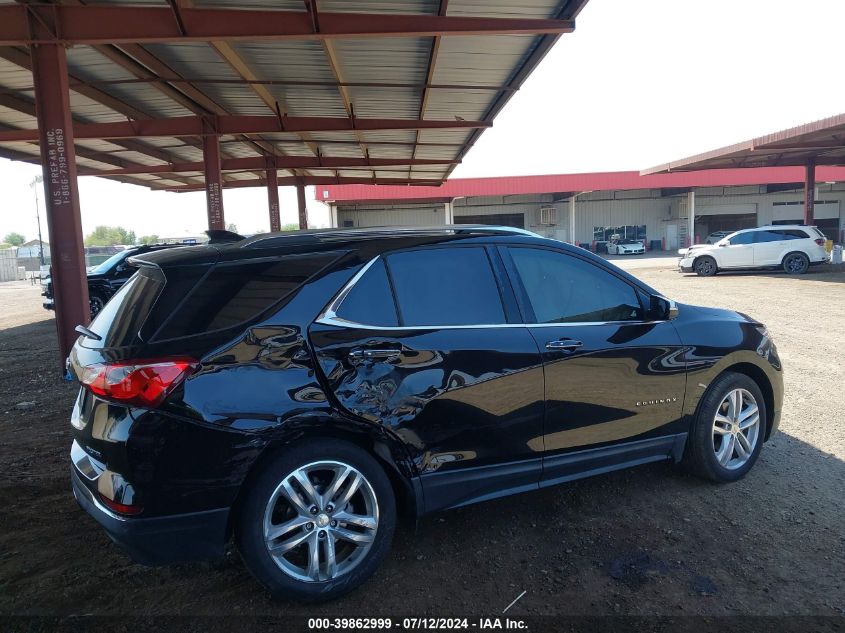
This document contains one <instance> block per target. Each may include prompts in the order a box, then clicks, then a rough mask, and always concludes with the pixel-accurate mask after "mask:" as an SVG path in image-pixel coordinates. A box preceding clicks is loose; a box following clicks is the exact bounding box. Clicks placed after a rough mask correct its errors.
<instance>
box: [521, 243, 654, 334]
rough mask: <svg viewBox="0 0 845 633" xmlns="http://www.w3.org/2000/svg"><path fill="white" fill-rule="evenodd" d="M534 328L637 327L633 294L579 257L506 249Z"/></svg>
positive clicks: (637, 304)
mask: <svg viewBox="0 0 845 633" xmlns="http://www.w3.org/2000/svg"><path fill="white" fill-rule="evenodd" d="M509 250H510V253H511V257H512V258H513V262H514V266H516V270H517V273H518V274H519V277H520V280H521V281H522V286H523V288H524V289H525V294H526V298H527V300H528V302H529V304H530V305H531V309H532V310H533V312H534V322H536V323H589V322H604V321H638V320H641V319H642V318H643V311H642V306H641V305H640V302H639V299H638V298H637V293H636V292H635V290H634V289H633V288H632V287H631V286H630V285H628V284H627V283H626V282H624V281H623V280H621V279H619V278H618V277H616V276H614V275H613V274H611V273H609V272H607V271H606V270H603V269H601V268H599V267H598V266H595V265H593V264H591V263H589V262H586V261H584V260H582V259H579V258H577V257H573V256H571V255H567V254H565V253H559V252H556V251H550V250H546V249H538V248H517V247H513V248H510V249H509Z"/></svg>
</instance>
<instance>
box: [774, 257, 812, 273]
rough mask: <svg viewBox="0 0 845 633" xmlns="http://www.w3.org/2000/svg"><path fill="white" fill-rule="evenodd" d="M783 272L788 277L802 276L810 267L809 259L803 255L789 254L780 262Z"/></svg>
mask: <svg viewBox="0 0 845 633" xmlns="http://www.w3.org/2000/svg"><path fill="white" fill-rule="evenodd" d="M781 265H782V266H783V270H784V271H785V272H786V273H787V274H790V275H803V274H804V273H806V272H807V269H808V268H809V267H810V258H809V257H807V256H806V255H805V254H804V253H789V254H787V255H786V257H784V258H783V262H781Z"/></svg>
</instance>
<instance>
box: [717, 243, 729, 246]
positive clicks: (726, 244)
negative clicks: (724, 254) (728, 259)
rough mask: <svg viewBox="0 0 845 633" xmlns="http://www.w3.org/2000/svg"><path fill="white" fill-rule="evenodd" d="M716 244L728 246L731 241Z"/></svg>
mask: <svg viewBox="0 0 845 633" xmlns="http://www.w3.org/2000/svg"><path fill="white" fill-rule="evenodd" d="M718 245H719V246H730V245H731V243H730V242H719V244H718Z"/></svg>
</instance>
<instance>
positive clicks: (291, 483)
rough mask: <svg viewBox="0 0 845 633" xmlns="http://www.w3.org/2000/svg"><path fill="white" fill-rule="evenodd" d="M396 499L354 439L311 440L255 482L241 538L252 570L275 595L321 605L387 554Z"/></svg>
mask: <svg viewBox="0 0 845 633" xmlns="http://www.w3.org/2000/svg"><path fill="white" fill-rule="evenodd" d="M395 527H396V503H395V500H394V497H393V490H392V488H391V486H390V481H389V480H388V478H387V475H385V473H384V470H383V469H382V468H381V466H380V465H379V463H378V462H377V461H376V460H375V459H374V458H373V457H372V456H370V455H369V454H367V453H366V452H365V451H363V450H361V449H360V448H358V447H357V446H355V445H353V444H349V443H347V442H343V441H339V440H331V439H319V440H316V439H315V440H306V441H304V442H301V443H299V444H296V445H294V446H291V447H290V448H289V449H287V450H286V451H285V452H284V453H282V454H280V455H279V456H278V457H277V458H276V459H275V460H273V461H272V462H271V463H270V464H268V465H267V466H266V467H265V468H264V469H263V470H262V472H261V473H260V475H259V476H258V478H257V480H256V481H255V482H254V483H253V485H251V486H250V490H249V492H248V494H247V497H246V500H245V502H244V504H243V507H242V509H241V512H240V516H239V517H238V526H237V531H236V540H237V543H238V547H239V549H240V551H241V555H242V556H243V559H244V561H245V562H246V565H247V567H248V568H249V570H250V571H251V572H252V574H253V575H254V576H255V577H256V578H257V579H258V580H259V581H260V582H261V583H262V584H263V585H264V586H265V587H266V588H267V589H268V590H269V591H270V593H271V594H273V595H274V596H277V597H285V598H293V599H296V600H301V601H305V602H316V601H322V600H329V599H332V598H336V597H337V596H340V595H342V594H344V593H346V592H348V591H351V590H352V589H355V588H356V587H357V586H358V585H360V584H362V583H363V582H364V581H365V580H366V579H367V578H368V577H369V576H370V575H372V573H373V572H374V571H375V570H376V568H377V567H378V566H379V564H380V563H381V561H382V560H383V559H384V557H385V555H386V554H387V552H388V550H389V549H390V543H391V540H392V539H393V532H394V530H395Z"/></svg>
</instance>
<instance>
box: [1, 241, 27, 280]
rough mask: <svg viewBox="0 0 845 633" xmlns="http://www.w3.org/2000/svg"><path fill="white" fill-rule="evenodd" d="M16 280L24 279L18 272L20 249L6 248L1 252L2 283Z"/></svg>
mask: <svg viewBox="0 0 845 633" xmlns="http://www.w3.org/2000/svg"><path fill="white" fill-rule="evenodd" d="M16 279H23V277H21V276H20V272H19V271H18V249H16V248H4V249H3V250H0V281H15V280H16Z"/></svg>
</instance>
